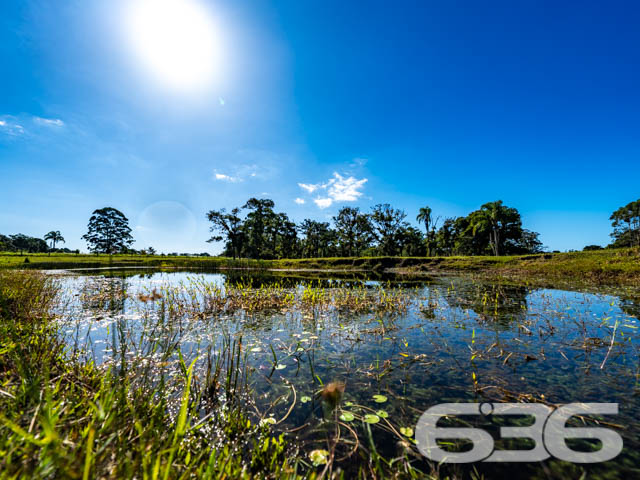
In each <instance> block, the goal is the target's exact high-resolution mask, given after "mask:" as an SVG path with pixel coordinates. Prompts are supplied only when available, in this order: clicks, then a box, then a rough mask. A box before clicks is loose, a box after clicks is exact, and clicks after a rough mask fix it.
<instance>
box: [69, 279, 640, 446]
mask: <svg viewBox="0 0 640 480" xmlns="http://www.w3.org/2000/svg"><path fill="white" fill-rule="evenodd" d="M262 281H264V282H267V283H268V282H269V281H275V282H281V283H282V282H283V279H282V278H279V279H268V278H265V279H261V280H258V281H254V285H259V284H260V283H261V282H262ZM61 282H62V283H63V285H64V288H65V291H66V292H67V298H68V299H69V303H68V305H67V309H66V313H67V317H70V318H72V319H75V320H71V321H68V323H67V324H66V325H65V328H64V332H65V334H66V335H67V336H68V339H69V342H70V344H71V343H73V342H76V341H77V342H78V343H79V344H84V343H85V342H86V344H87V345H88V346H89V348H91V349H92V357H93V358H94V359H95V361H96V362H98V363H102V362H105V361H113V360H114V359H116V358H118V355H119V354H120V353H122V352H119V350H121V348H120V345H122V344H123V343H124V344H126V345H127V349H129V350H131V349H132V348H133V350H134V352H131V351H129V352H127V355H129V358H141V359H142V360H141V361H146V360H144V357H145V355H147V354H148V352H146V351H145V345H136V338H138V337H139V334H140V331H141V330H144V329H147V330H148V331H149V335H152V337H150V338H155V339H159V338H161V337H162V335H163V334H164V333H163V332H169V330H167V329H166V328H165V327H166V326H163V327H162V328H158V322H157V321H156V317H157V313H158V312H157V310H155V309H153V308H151V304H145V303H142V302H140V301H139V300H138V294H139V293H145V294H148V293H150V292H152V291H153V290H154V289H157V290H158V291H162V289H163V288H164V287H180V288H183V289H190V290H195V291H198V288H199V287H198V285H203V284H213V285H214V286H216V287H219V288H222V287H223V286H224V282H225V277H224V275H221V274H194V273H185V272H175V273H162V272H158V273H152V274H148V273H143V274H138V275H134V276H130V277H118V276H112V277H102V276H63V277H62V279H61ZM296 283H297V285H296ZM324 284H325V285H326V287H327V288H328V289H329V290H328V291H330V288H331V287H333V286H336V285H346V284H348V282H342V281H336V282H325V283H324ZM364 285H365V287H366V288H368V289H371V291H375V290H376V289H377V288H378V286H379V282H371V281H367V282H364ZM290 286H291V287H292V288H293V287H296V286H297V288H295V290H296V291H297V292H298V294H299V293H300V292H301V291H302V290H303V289H304V285H302V284H301V283H300V282H292V283H291V284H290ZM391 286H393V284H391ZM92 289H94V290H96V289H97V291H100V292H101V294H100V301H97V302H93V303H92V302H91V301H90V299H91V291H92ZM406 291H407V294H408V295H412V296H414V303H413V304H412V305H411V306H410V307H409V309H408V311H407V312H406V313H404V314H383V315H378V314H364V315H347V314H343V313H338V312H335V311H331V310H329V311H322V312H316V313H313V312H285V313H272V314H268V315H264V314H256V315H245V314H241V313H236V314H222V315H219V316H218V317H216V318H201V319H195V320H194V319H185V320H184V321H183V322H180V323H179V326H178V327H176V326H175V325H174V326H173V327H172V329H171V331H170V333H167V334H168V335H170V336H171V339H172V340H175V341H178V342H179V343H180V345H181V348H182V352H183V354H184V356H185V358H186V359H187V361H190V360H191V359H192V358H195V357H196V356H198V357H199V358H200V359H202V358H204V356H205V354H206V351H207V348H208V347H209V346H213V347H214V349H215V348H219V347H220V343H221V341H222V338H224V334H227V333H228V334H231V335H239V334H240V333H241V334H242V337H243V344H244V346H245V352H247V354H248V359H249V363H250V365H251V366H252V367H254V368H255V372H254V374H253V376H252V381H253V387H254V388H255V390H256V392H257V394H258V395H259V397H260V398H262V399H263V400H264V401H265V403H266V402H267V401H268V400H270V399H273V398H275V397H277V396H278V395H282V394H283V393H286V392H287V391H288V388H289V387H288V384H289V382H290V383H291V384H292V385H294V387H295V388H296V392H297V395H298V396H302V395H308V396H311V397H313V396H314V393H315V392H317V391H318V389H319V388H320V385H321V384H320V381H322V382H323V383H327V382H329V381H333V380H341V381H345V382H346V383H347V389H346V392H345V400H349V401H353V402H355V403H359V404H367V403H369V404H370V403H371V395H373V394H376V393H384V394H385V395H387V396H388V397H389V398H390V399H391V401H390V402H389V404H388V405H385V409H386V410H387V411H388V412H389V413H390V415H392V417H393V418H394V419H395V420H396V421H398V422H399V423H400V424H409V425H411V424H413V423H415V421H416V420H417V417H418V416H419V413H420V412H422V411H423V410H425V409H426V408H428V407H429V406H431V405H434V404H437V403H442V402H445V401H472V400H473V401H475V400H477V399H478V398H481V399H483V400H486V399H488V400H494V401H497V400H508V399H509V395H518V394H526V395H531V396H532V398H536V399H538V400H540V399H544V401H548V402H551V403H568V402H574V401H585V402H586V401H606V402H620V403H621V406H620V409H621V414H620V417H621V418H623V419H624V420H625V422H626V423H628V424H629V425H630V428H629V430H628V431H627V432H626V433H625V437H626V440H625V441H626V442H627V444H629V445H631V444H633V445H636V443H637V433H638V432H639V429H638V423H639V421H638V415H637V413H636V411H637V408H638V407H639V406H640V405H639V401H638V396H637V393H638V379H637V374H638V347H639V341H638V333H637V332H638V329H637V327H638V320H637V319H636V318H634V317H633V316H631V315H629V314H627V313H625V311H623V310H622V309H621V305H627V306H628V301H622V300H621V299H620V298H618V297H617V296H614V295H605V294H592V293H581V292H572V291H563V290H553V289H531V288H527V287H519V286H496V285H489V284H481V283H477V282H472V281H470V280H464V279H460V278H456V279H439V280H436V281H433V282H431V283H428V284H422V285H419V286H418V288H417V289H416V287H415V285H414V286H413V287H412V288H407V290H406ZM201 296H202V295H201V293H200V294H196V295H195V297H194V298H196V299H198V298H201ZM163 328H165V330H163ZM381 328H382V330H381ZM614 328H615V329H616V342H615V343H614V345H613V347H611V352H610V353H609V356H608V357H607V360H606V362H605V364H604V366H603V368H600V367H601V366H602V364H603V362H604V360H605V357H606V356H607V352H608V351H609V347H610V346H611V333H612V332H613V330H614ZM474 353H475V358H473V359H472V356H473V354H474ZM155 355H160V353H156V354H155ZM274 355H275V357H276V358H277V360H276V361H275V362H274ZM199 365H202V362H201V363H199ZM472 373H474V374H475V375H476V376H477V379H478V384H479V386H480V387H481V388H482V393H481V394H477V393H476V392H475V391H474V386H473V381H472ZM634 392H635V395H636V396H635V397H634V396H633V395H634ZM478 395H479V397H478ZM282 408H283V409H286V405H282ZM317 408H318V406H317V405H316V404H315V401H313V402H310V403H309V404H308V405H307V404H305V405H302V404H301V405H299V407H298V408H296V410H295V411H294V412H293V414H292V415H291V416H290V418H289V419H288V421H287V422H288V424H289V425H290V426H292V427H294V426H298V425H302V424H304V423H305V422H307V421H308V420H309V418H311V417H314V416H316V415H317ZM275 413H276V414H277V413H278V411H277V409H276V412H275ZM280 413H282V412H280ZM617 421H618V422H620V421H621V419H620V418H619V419H617Z"/></svg>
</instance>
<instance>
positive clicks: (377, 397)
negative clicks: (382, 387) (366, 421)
mask: <svg viewBox="0 0 640 480" xmlns="http://www.w3.org/2000/svg"><path fill="white" fill-rule="evenodd" d="M373 401H374V402H376V403H384V402H386V401H387V397H385V396H384V395H374V396H373Z"/></svg>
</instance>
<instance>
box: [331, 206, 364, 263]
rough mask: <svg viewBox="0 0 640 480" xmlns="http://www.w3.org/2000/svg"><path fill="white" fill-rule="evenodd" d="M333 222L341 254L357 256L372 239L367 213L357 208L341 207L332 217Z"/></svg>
mask: <svg viewBox="0 0 640 480" xmlns="http://www.w3.org/2000/svg"><path fill="white" fill-rule="evenodd" d="M333 224H334V226H335V230H336V236H337V240H338V244H339V248H340V250H339V251H340V255H342V256H345V257H357V256H359V255H361V254H362V252H363V251H364V250H366V249H367V248H369V246H370V245H371V242H372V241H373V240H374V236H373V227H372V225H371V220H370V218H369V215H366V214H363V213H360V209H359V208H353V207H344V208H341V209H340V210H339V211H338V214H337V215H336V216H335V217H333Z"/></svg>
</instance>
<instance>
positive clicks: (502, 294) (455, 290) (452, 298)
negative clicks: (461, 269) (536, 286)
mask: <svg viewBox="0 0 640 480" xmlns="http://www.w3.org/2000/svg"><path fill="white" fill-rule="evenodd" d="M529 293H530V289H529V288H527V287H524V286H521V285H505V284H497V283H472V282H462V281H459V282H455V281H453V282H451V283H450V284H449V286H448V289H447V290H446V291H443V294H445V298H446V299H447V302H448V303H449V305H450V306H452V307H458V308H461V309H469V310H472V311H473V312H475V313H476V314H477V315H478V316H479V317H480V318H481V319H483V320H490V321H494V322H498V323H502V324H507V323H509V322H512V321H514V320H518V321H522V320H523V319H524V318H525V317H526V315H527V295H529Z"/></svg>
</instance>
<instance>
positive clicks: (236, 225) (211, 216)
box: [207, 208, 244, 259]
mask: <svg viewBox="0 0 640 480" xmlns="http://www.w3.org/2000/svg"><path fill="white" fill-rule="evenodd" d="M207 219H208V220H209V221H210V222H211V223H213V225H212V226H211V228H210V231H211V232H212V233H217V234H218V235H214V236H212V237H211V238H210V239H209V240H207V242H219V241H222V240H224V239H225V238H226V241H227V249H226V250H228V251H230V252H231V255H232V256H233V258H234V259H236V258H237V257H239V256H240V255H241V253H242V247H243V241H244V231H243V223H242V219H241V218H240V209H239V208H234V209H233V210H231V212H230V213H227V212H226V210H225V209H224V208H223V209H222V210H210V211H209V213H207Z"/></svg>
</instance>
